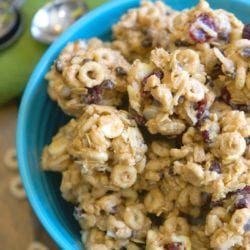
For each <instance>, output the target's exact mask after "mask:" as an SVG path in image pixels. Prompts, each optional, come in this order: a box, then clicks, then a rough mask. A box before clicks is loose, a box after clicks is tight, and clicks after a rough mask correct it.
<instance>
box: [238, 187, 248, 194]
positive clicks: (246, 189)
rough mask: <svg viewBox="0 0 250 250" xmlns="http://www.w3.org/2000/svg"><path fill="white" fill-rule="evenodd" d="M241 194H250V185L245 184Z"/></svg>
mask: <svg viewBox="0 0 250 250" xmlns="http://www.w3.org/2000/svg"><path fill="white" fill-rule="evenodd" d="M240 193H241V194H250V186H245V187H244V188H243V189H242V190H240Z"/></svg>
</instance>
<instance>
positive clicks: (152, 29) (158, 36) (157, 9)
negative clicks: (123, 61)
mask: <svg viewBox="0 0 250 250" xmlns="http://www.w3.org/2000/svg"><path fill="white" fill-rule="evenodd" d="M176 13H177V12H176V11H174V10H172V9H171V8H170V7H168V6H166V5H165V4H164V3H163V2H161V1H156V2H155V3H152V2H149V1H142V2H141V6H140V8H136V9H131V10H129V11H128V12H127V13H126V14H125V15H123V16H122V17H121V20H120V21H119V22H118V23H117V24H115V25H114V26H113V38H114V41H113V42H112V46H113V47H114V48H115V49H119V50H120V51H121V52H122V54H123V55H124V56H125V57H126V58H127V59H128V60H130V61H132V60H134V59H138V58H145V56H147V55H149V53H150V51H151V50H152V49H153V48H156V47H162V48H168V46H169V33H170V27H171V22H172V19H173V17H174V16H175V15H176Z"/></svg>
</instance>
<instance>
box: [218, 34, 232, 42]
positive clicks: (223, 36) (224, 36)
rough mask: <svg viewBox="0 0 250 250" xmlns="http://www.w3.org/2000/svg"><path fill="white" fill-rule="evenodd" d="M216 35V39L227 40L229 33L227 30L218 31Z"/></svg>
mask: <svg viewBox="0 0 250 250" xmlns="http://www.w3.org/2000/svg"><path fill="white" fill-rule="evenodd" d="M217 37H218V40H220V41H223V42H229V33H228V32H219V33H218V35H217Z"/></svg>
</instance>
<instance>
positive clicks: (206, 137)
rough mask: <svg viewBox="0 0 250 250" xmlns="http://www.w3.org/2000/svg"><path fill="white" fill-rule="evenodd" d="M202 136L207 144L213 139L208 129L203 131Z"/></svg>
mask: <svg viewBox="0 0 250 250" xmlns="http://www.w3.org/2000/svg"><path fill="white" fill-rule="evenodd" d="M201 137H202V138H203V141H204V142H205V143H207V144H209V143H211V140H210V138H209V132H208V131H207V130H204V131H202V132H201Z"/></svg>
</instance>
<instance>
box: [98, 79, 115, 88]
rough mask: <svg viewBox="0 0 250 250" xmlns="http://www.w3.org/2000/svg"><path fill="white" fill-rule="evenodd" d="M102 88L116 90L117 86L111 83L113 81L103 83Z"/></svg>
mask: <svg viewBox="0 0 250 250" xmlns="http://www.w3.org/2000/svg"><path fill="white" fill-rule="evenodd" d="M101 86H102V88H104V89H109V90H110V89H113V88H114V86H115V84H114V82H113V81H111V80H109V79H108V80H104V81H103V82H102V83H101Z"/></svg>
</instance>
